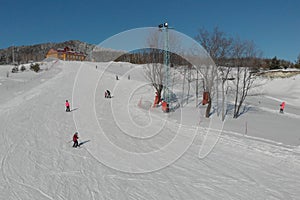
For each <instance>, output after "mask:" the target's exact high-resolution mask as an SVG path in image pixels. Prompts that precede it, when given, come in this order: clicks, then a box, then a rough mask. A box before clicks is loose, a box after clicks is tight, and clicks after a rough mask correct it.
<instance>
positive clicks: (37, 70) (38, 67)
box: [30, 63, 40, 72]
mask: <svg viewBox="0 0 300 200" xmlns="http://www.w3.org/2000/svg"><path fill="white" fill-rule="evenodd" d="M30 69H31V70H33V71H35V72H39V71H40V65H39V64H37V63H36V64H31V65H30Z"/></svg>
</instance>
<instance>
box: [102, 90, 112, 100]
mask: <svg viewBox="0 0 300 200" xmlns="http://www.w3.org/2000/svg"><path fill="white" fill-rule="evenodd" d="M104 97H105V98H111V96H110V91H109V90H105V93H104Z"/></svg>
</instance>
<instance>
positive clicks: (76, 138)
mask: <svg viewBox="0 0 300 200" xmlns="http://www.w3.org/2000/svg"><path fill="white" fill-rule="evenodd" d="M77 140H78V135H77V134H74V135H73V142H76V141H77Z"/></svg>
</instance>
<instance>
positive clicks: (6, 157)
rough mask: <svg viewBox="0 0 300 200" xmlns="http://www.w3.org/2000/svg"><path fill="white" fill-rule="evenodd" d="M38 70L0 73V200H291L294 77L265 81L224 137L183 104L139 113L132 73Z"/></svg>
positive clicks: (145, 99)
mask: <svg viewBox="0 0 300 200" xmlns="http://www.w3.org/2000/svg"><path fill="white" fill-rule="evenodd" d="M48 65H49V67H47V68H48V69H49V70H47V71H46V70H44V71H42V72H40V73H34V72H32V71H30V70H28V71H25V72H23V73H15V74H12V75H11V76H10V77H9V78H7V77H6V76H5V72H6V71H7V70H8V69H10V68H11V67H12V66H2V67H1V68H0V93H1V98H0V123H1V126H0V138H1V140H0V152H1V153H0V162H1V170H0V199H11V200H14V199H16V200H17V199H22V200H33V199H39V200H44V199H45V200H46V199H47V200H49V199H51V200H56V199H58V200H67V199H72V200H82V199H87V200H89V199H91V200H94V199H97V200H101V199H103V200H104V199H117V200H122V199H124V200H125V199H147V200H149V199H153V200H154V199H166V200H168V199H172V200H173V199H178V200H181V199H195V200H198V199H212V200H215V199H298V198H299V196H300V191H299V187H300V181H299V180H300V154H299V153H300V150H299V135H298V134H297V133H298V131H299V130H298V121H299V116H300V105H299V103H294V102H299V98H300V97H299V95H297V94H299V91H300V88H299V85H300V84H299V83H300V76H299V75H298V76H296V77H293V78H291V79H278V80H271V79H268V80H267V83H266V84H265V85H264V86H263V87H264V88H263V89H262V90H263V95H262V96H259V97H257V96H252V97H251V98H249V100H248V101H247V104H249V105H250V106H251V109H250V110H249V111H248V112H245V114H243V115H242V116H241V118H238V119H231V118H228V120H227V121H226V123H225V126H224V127H223V126H222V125H221V126H220V124H218V123H217V122H216V121H214V120H213V118H212V120H208V119H205V118H204V117H203V116H204V112H205V108H204V107H203V106H201V107H200V108H197V109H195V102H193V100H192V98H191V99H190V103H189V104H185V106H183V107H182V108H181V109H178V110H176V111H175V112H171V113H169V114H166V113H163V112H162V111H161V108H151V109H149V106H148V107H146V105H149V102H150V106H151V103H152V102H153V97H154V91H153V88H151V87H150V86H149V85H148V84H147V82H146V80H145V77H144V76H143V73H142V72H143V71H142V70H143V68H142V67H143V66H142V65H133V64H130V63H114V62H97V63H95V62H67V61H56V62H49V63H48ZM96 65H97V68H96V67H95V66H96ZM50 66H51V67H50ZM129 74H130V77H131V78H130V80H129V79H128V75H129ZM115 75H118V76H119V80H116V79H115ZM279 86H280V87H279ZM180 88H182V85H180ZM105 89H109V90H111V92H112V95H113V98H111V99H105V98H104V97H103V96H104V90H105ZM281 90H284V92H283V93H282V92H281ZM294 95H296V96H294ZM66 99H68V100H70V103H71V110H72V112H70V113H67V112H65V107H64V102H65V100H66ZM282 100H285V101H286V102H287V109H286V111H285V113H284V114H279V113H278V108H279V106H278V104H279V102H280V101H282ZM213 116H215V115H213ZM245 122H248V125H249V126H248V132H247V134H245ZM222 128H224V130H223V131H222V134H220V131H221V130H222ZM75 131H78V132H79V142H81V143H82V145H81V147H80V148H77V149H76V148H72V136H73V134H74V132H75Z"/></svg>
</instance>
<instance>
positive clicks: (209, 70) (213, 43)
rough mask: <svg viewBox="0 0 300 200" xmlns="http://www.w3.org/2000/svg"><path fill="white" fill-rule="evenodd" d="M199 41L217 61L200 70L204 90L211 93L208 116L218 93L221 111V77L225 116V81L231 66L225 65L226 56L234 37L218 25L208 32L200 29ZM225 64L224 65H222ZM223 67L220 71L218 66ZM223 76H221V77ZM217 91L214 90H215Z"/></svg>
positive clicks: (217, 99) (197, 38)
mask: <svg viewBox="0 0 300 200" xmlns="http://www.w3.org/2000/svg"><path fill="white" fill-rule="evenodd" d="M195 39H196V40H197V41H199V42H200V44H201V45H202V47H203V48H204V49H205V50H206V51H207V52H208V53H209V55H210V56H211V58H212V59H213V60H214V61H215V64H216V65H215V66H206V67H205V68H204V69H203V68H202V69H201V70H200V73H201V74H202V77H203V82H204V91H205V92H208V94H209V101H208V106H207V109H206V117H209V115H210V110H211V107H212V100H213V99H214V98H215V94H216V102H217V112H219V109H218V107H219V105H218V101H219V96H218V95H219V91H218V88H219V79H221V80H222V81H221V83H222V107H223V109H222V110H223V112H222V116H223V117H222V118H224V116H225V112H224V109H225V108H224V107H225V103H224V101H225V88H224V87H225V81H226V80H227V77H228V74H229V71H230V67H229V66H226V65H224V64H225V60H226V57H227V56H229V53H230V49H231V45H232V41H233V40H232V38H229V37H227V36H226V35H225V33H224V32H221V31H219V29H218V27H216V28H215V29H214V30H213V32H211V33H210V32H208V31H207V30H205V29H200V30H199V33H198V35H197V36H196V37H195ZM222 65H223V66H222ZM220 67H222V68H221V70H220V71H219V70H218V68H220ZM220 76H221V77H220ZM214 89H215V90H216V91H213V90H214Z"/></svg>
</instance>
